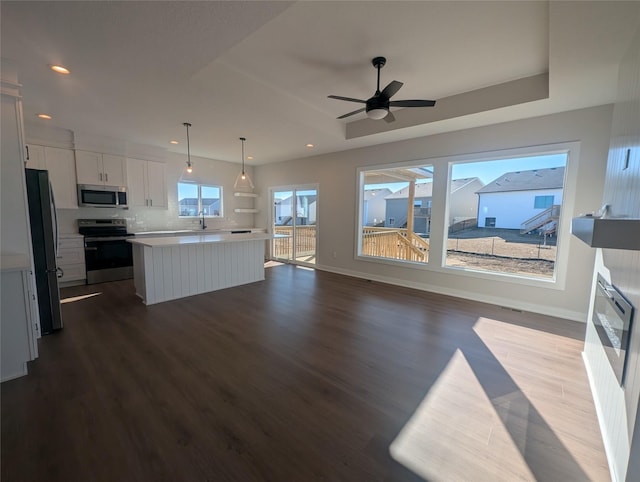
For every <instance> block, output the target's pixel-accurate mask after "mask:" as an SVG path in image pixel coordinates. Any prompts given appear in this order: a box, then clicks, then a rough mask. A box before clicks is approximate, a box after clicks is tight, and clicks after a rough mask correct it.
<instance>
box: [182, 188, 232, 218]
mask: <svg viewBox="0 0 640 482" xmlns="http://www.w3.org/2000/svg"><path fill="white" fill-rule="evenodd" d="M202 214H204V215H205V216H207V217H222V215H223V214H222V187H221V186H209V185H204V184H195V183H191V182H179V183H178V216H180V217H192V216H200V215H202Z"/></svg>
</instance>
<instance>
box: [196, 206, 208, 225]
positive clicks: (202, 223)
mask: <svg viewBox="0 0 640 482" xmlns="http://www.w3.org/2000/svg"><path fill="white" fill-rule="evenodd" d="M198 214H202V219H201V220H200V226H202V229H207V225H206V224H204V209H203V210H202V211H200V212H199V213H198Z"/></svg>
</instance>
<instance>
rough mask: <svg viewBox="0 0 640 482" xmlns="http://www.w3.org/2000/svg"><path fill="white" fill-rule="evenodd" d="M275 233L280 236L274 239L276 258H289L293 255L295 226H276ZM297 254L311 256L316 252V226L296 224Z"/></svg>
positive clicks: (274, 254)
mask: <svg viewBox="0 0 640 482" xmlns="http://www.w3.org/2000/svg"><path fill="white" fill-rule="evenodd" d="M273 232H274V234H279V235H281V236H285V237H278V238H275V239H274V240H273V256H274V258H281V259H289V258H291V256H293V250H292V247H293V226H275V227H274V230H273ZM295 243H296V244H295V246H296V255H297V256H311V255H315V254H316V227H315V225H311V226H296V240H295Z"/></svg>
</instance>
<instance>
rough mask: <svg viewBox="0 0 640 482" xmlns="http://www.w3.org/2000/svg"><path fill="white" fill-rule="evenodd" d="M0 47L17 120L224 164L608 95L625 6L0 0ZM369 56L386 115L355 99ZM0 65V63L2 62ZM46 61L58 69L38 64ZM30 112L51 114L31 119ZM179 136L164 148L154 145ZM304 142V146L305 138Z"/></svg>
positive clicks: (627, 23) (370, 80) (367, 89)
mask: <svg viewBox="0 0 640 482" xmlns="http://www.w3.org/2000/svg"><path fill="white" fill-rule="evenodd" d="M0 8H1V14H2V15H1V22H2V23H1V27H2V30H1V40H2V43H1V55H2V58H3V59H4V60H9V61H10V63H11V65H13V66H15V69H16V71H17V73H18V76H19V81H20V82H21V83H22V85H23V89H22V93H23V107H24V114H25V125H26V128H27V135H28V134H29V126H30V125H34V126H37V125H38V124H39V123H45V122H48V123H49V124H47V125H51V126H55V127H59V128H64V129H69V130H72V131H74V132H75V133H76V134H80V133H88V134H93V135H100V136H105V137H108V138H112V139H119V140H122V141H124V142H128V143H132V144H138V145H148V146H155V147H159V148H163V149H167V150H169V151H175V152H179V153H184V152H186V146H185V144H186V134H185V130H184V127H183V125H182V123H183V122H190V123H191V124H192V127H191V129H190V141H191V152H192V154H193V155H196V156H200V157H206V158H211V159H218V160H225V161H231V162H239V161H240V142H239V141H238V138H239V137H241V136H244V137H246V138H247V142H246V154H247V155H249V156H253V157H254V159H253V160H248V161H247V164H249V165H259V164H265V163H271V162H278V161H283V160H290V159H297V158H303V157H308V156H313V155H317V154H325V153H330V152H335V151H342V150H345V149H351V148H355V147H362V146H369V145H375V144H379V143H384V142H390V141H395V140H401V139H408V138H412V137H416V136H423V135H428V134H433V133H438V132H445V131H451V130H458V129H463V128H469V127H475V126H481V125H487V124H493V123H497V122H505V121H510V120H515V119H521V118H526V117H532V116H539V115H545V114H549V113H554V112H560V111H565V110H572V109H578V108H583V107H589V106H594V105H601V104H606V103H611V102H613V101H614V99H615V91H616V83H617V70H618V63H619V61H620V58H621V56H622V55H623V53H624V50H625V48H626V47H627V45H628V44H629V42H630V40H631V38H632V36H633V33H634V31H635V30H636V29H637V28H638V25H640V2H611V1H604V2H565V1H561V2H542V1H534V2H528V1H521V2H428V1H424V2H414V1H412V2H403V1H388V2H386V1H372V2H349V1H342V2H326V1H317V2H316V1H303V2H270V1H260V2H258V1H249V2H242V1H233V2H231V1H221V2H213V1H211V2H190V1H176V2H171V1H168V2H144V1H143V2H136V1H127V2H98V1H85V2H61V1H55V2H9V1H2V2H1V4H0ZM375 56H385V57H387V65H386V66H385V67H384V68H383V69H382V73H381V84H382V85H386V84H387V83H389V82H390V81H391V80H399V81H401V82H404V86H403V88H402V89H401V90H400V91H399V92H398V94H397V95H396V96H395V97H394V99H412V98H424V99H435V100H437V102H438V103H437V105H436V107H434V108H415V109H402V110H394V115H395V117H396V119H397V120H396V122H394V123H386V122H384V121H373V120H370V119H367V118H366V116H365V115H364V114H360V115H356V116H353V117H350V118H348V119H344V120H337V119H336V117H338V116H339V115H342V114H344V113H346V112H349V111H352V110H354V109H356V108H358V107H359V105H357V104H352V103H348V102H341V101H337V100H333V99H328V98H327V95H329V94H335V95H341V96H347V97H356V98H362V99H367V98H369V97H370V96H371V95H373V92H374V91H375V84H376V72H375V69H374V68H373V67H372V66H371V59H372V58H373V57H375ZM5 64H6V63H5ZM50 64H62V65H64V66H67V67H68V68H69V69H70V70H71V74H70V75H68V76H61V75H59V74H55V73H53V72H52V71H50V70H49V69H48V67H47V65H50ZM39 112H46V113H48V114H51V115H52V116H53V119H52V120H51V121H41V120H39V119H37V118H36V114H37V113H39ZM171 139H176V140H178V141H180V144H179V145H177V146H172V145H170V144H169V140H171ZM307 143H312V144H314V145H315V147H314V148H312V149H311V148H308V147H306V146H305V145H306V144H307Z"/></svg>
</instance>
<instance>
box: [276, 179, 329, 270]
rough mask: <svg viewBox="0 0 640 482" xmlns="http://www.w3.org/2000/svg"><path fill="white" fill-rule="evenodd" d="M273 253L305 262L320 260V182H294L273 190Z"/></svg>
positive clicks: (294, 261)
mask: <svg viewBox="0 0 640 482" xmlns="http://www.w3.org/2000/svg"><path fill="white" fill-rule="evenodd" d="M271 202H272V204H271V205H272V206H273V211H272V232H273V234H274V236H275V237H274V239H273V242H272V246H271V257H272V258H273V259H275V260H278V261H285V262H287V263H294V264H301V265H309V266H312V265H315V264H316V240H317V239H318V230H317V226H318V224H317V212H318V211H317V205H318V189H317V187H316V186H294V187H287V188H277V189H272V190H271Z"/></svg>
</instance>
